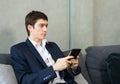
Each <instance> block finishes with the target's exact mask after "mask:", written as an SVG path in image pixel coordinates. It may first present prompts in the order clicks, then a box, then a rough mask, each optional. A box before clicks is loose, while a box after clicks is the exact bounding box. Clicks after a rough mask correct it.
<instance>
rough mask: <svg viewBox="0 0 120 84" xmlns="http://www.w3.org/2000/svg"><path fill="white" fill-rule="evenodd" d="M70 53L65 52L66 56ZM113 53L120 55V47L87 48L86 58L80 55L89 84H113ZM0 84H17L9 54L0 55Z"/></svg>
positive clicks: (83, 72)
mask: <svg viewBox="0 0 120 84" xmlns="http://www.w3.org/2000/svg"><path fill="white" fill-rule="evenodd" d="M68 52H69V51H64V54H65V55H67V54H68ZM111 53H120V45H111V46H91V47H88V48H86V56H83V55H82V53H80V59H79V65H80V66H81V71H82V75H83V77H84V78H85V79H86V80H87V81H88V83H89V84H111V81H110V79H109V75H108V71H107V66H106V59H107V58H108V56H109V55H110V54H111ZM85 57H86V58H85ZM77 79H79V78H77ZM0 84H17V80H16V78H15V74H14V71H13V69H12V66H11V65H10V56H9V54H0Z"/></svg>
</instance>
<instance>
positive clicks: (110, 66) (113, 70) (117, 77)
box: [106, 53, 120, 84]
mask: <svg viewBox="0 0 120 84" xmlns="http://www.w3.org/2000/svg"><path fill="white" fill-rule="evenodd" d="M106 62H107V70H108V75H109V77H110V80H111V83H112V84H120V53H112V54H110V56H109V57H108V58H107V60H106Z"/></svg>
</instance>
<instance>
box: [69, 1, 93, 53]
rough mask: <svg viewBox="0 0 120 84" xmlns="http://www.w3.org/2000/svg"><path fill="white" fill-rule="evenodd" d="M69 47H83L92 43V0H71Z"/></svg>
mask: <svg viewBox="0 0 120 84" xmlns="http://www.w3.org/2000/svg"><path fill="white" fill-rule="evenodd" d="M70 5H71V8H70V11H71V12H70V14H71V19H70V21H71V23H70V33H71V35H70V36H71V44H70V45H71V46H70V47H71V48H81V49H82V50H83V52H84V49H85V48H86V47H88V46H92V45H93V41H94V40H93V0H78V1H75V0H71V3H70Z"/></svg>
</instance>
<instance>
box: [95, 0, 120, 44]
mask: <svg viewBox="0 0 120 84" xmlns="http://www.w3.org/2000/svg"><path fill="white" fill-rule="evenodd" d="M119 36H120V0H94V45H98V46H101V45H119V44H120V39H119Z"/></svg>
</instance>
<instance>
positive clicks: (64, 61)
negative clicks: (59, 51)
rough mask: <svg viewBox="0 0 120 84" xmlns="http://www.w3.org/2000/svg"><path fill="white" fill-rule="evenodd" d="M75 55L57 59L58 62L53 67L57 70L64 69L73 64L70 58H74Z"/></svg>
mask: <svg viewBox="0 0 120 84" xmlns="http://www.w3.org/2000/svg"><path fill="white" fill-rule="evenodd" d="M73 58H74V57H73V56H67V57H64V58H59V59H57V61H56V63H55V64H54V65H53V69H54V70H55V71H62V70H64V69H66V68H68V67H70V66H71V61H70V60H69V59H73Z"/></svg>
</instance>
